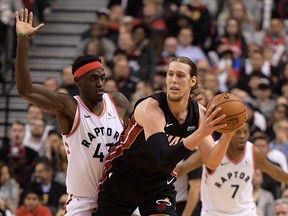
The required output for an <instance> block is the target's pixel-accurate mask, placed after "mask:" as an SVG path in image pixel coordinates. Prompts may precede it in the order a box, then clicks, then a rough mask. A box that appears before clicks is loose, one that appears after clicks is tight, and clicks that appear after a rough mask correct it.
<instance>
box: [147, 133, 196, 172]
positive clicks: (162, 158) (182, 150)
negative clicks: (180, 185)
mask: <svg viewBox="0 0 288 216" xmlns="http://www.w3.org/2000/svg"><path fill="white" fill-rule="evenodd" d="M147 146H148V148H149V150H150V152H151V153H152V155H153V157H154V159H155V161H156V163H157V165H158V167H159V168H160V169H161V170H163V171H165V172H172V171H173V169H174V168H175V166H176V165H177V163H178V162H179V161H181V160H182V159H184V158H186V157H187V156H188V155H190V154H191V150H189V149H187V148H186V147H185V146H184V144H183V142H180V143H178V144H176V145H173V146H169V143H168V139H167V137H166V134H165V133H164V132H160V133H156V134H153V135H151V136H150V137H148V139H147Z"/></svg>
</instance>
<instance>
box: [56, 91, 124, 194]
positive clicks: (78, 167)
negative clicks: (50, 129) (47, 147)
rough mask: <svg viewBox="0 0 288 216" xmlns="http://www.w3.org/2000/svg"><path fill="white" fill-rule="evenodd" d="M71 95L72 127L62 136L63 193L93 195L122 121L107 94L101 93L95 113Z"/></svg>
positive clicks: (120, 130)
mask: <svg viewBox="0 0 288 216" xmlns="http://www.w3.org/2000/svg"><path fill="white" fill-rule="evenodd" d="M74 98H75V99H76V100H77V110H76V114H75V119H74V123H73V127H72V130H71V132H70V133H69V134H68V135H63V136H62V138H63V142H64V145H65V149H66V153H67V158H68V168H67V177H66V185H67V193H69V194H72V195H74V196H79V197H91V198H97V193H98V183H99V181H100V179H101V176H102V171H103V166H104V163H105V159H106V156H107V155H108V153H109V149H110V147H111V146H112V145H115V144H116V143H117V141H118V140H119V137H120V134H121V133H122V131H123V124H122V120H121V119H120V117H119V115H118V112H117V109H116V107H115V104H114V102H113V99H112V98H111V96H110V95H108V94H104V95H103V102H102V103H103V111H102V113H101V114H100V115H99V116H97V115H95V114H93V113H92V112H90V111H89V109H88V108H87V107H86V106H85V104H84V103H83V102H82V101H81V99H80V97H79V96H75V97H74Z"/></svg>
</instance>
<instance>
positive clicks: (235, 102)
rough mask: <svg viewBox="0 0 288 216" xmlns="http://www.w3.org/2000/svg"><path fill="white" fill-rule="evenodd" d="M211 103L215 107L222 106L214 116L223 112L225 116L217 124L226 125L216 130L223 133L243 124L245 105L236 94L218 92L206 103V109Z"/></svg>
mask: <svg viewBox="0 0 288 216" xmlns="http://www.w3.org/2000/svg"><path fill="white" fill-rule="evenodd" d="M212 104H215V109H216V108H217V107H221V108H222V110H221V111H220V112H219V113H217V115H216V117H215V118H217V117H219V116H221V115H223V114H225V115H226V117H225V118H224V119H223V120H222V121H220V122H219V123H217V125H219V124H227V126H226V127H225V128H221V129H219V130H217V132H219V133H225V132H230V131H233V130H234V129H236V128H238V127H240V126H241V125H243V124H244V122H245V121H246V107H245V105H244V103H243V101H242V100H241V99H240V98H238V97H237V96H235V95H233V94H231V93H222V94H218V95H216V96H215V97H213V98H212V100H210V101H209V103H208V104H207V109H208V108H209V107H210V106H211V105H212Z"/></svg>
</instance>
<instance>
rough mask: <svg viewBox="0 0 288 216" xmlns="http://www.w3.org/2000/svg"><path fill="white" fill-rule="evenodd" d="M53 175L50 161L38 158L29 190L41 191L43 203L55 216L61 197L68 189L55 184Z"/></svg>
mask: <svg viewBox="0 0 288 216" xmlns="http://www.w3.org/2000/svg"><path fill="white" fill-rule="evenodd" d="M53 174H54V170H53V167H52V165H51V163H50V162H49V160H48V159H47V158H45V157H42V158H38V160H37V162H36V165H35V170H34V180H33V181H32V183H31V184H30V185H29V186H28V188H29V187H33V188H37V189H38V190H40V191H41V192H42V194H43V199H42V203H43V204H44V205H46V206H47V207H49V209H50V210H51V212H52V213H53V214H55V213H56V211H57V208H58V200H59V197H60V196H61V195H62V194H64V193H66V187H65V186H62V185H60V184H59V183H57V182H55V181H54V175H53Z"/></svg>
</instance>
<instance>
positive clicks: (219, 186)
mask: <svg viewBox="0 0 288 216" xmlns="http://www.w3.org/2000/svg"><path fill="white" fill-rule="evenodd" d="M254 167H255V164H254V156H253V144H252V143H250V142H247V143H246V147H245V150H244V154H243V157H242V159H241V160H240V161H239V162H237V163H235V162H233V161H231V160H230V159H229V157H228V156H227V155H226V156H225V157H224V158H223V160H222V162H221V163H220V165H219V166H218V167H217V169H216V170H214V171H210V172H208V170H207V168H206V167H204V168H203V174H202V179H201V201H202V213H201V216H228V215H229V216H231V215H234V216H236V215H237V216H239V215H241V216H256V215H257V214H256V206H255V203H254V202H253V195H252V193H253V186H252V178H253V174H254Z"/></svg>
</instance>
